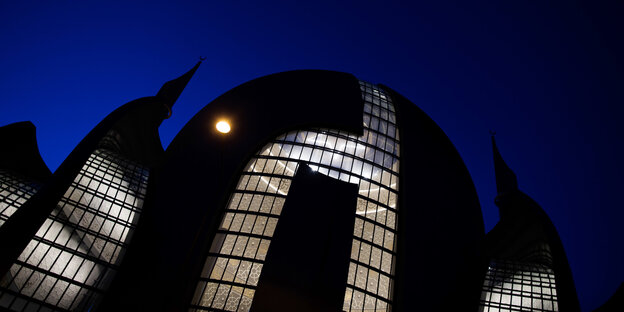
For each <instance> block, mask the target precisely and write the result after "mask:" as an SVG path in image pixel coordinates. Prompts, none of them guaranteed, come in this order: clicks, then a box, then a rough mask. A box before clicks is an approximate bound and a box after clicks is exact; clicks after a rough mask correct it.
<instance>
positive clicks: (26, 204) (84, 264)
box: [0, 63, 199, 311]
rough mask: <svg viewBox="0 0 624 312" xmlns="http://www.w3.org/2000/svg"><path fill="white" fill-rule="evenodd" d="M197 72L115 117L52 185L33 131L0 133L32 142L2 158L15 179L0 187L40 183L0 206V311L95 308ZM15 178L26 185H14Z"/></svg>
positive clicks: (85, 143)
mask: <svg viewBox="0 0 624 312" xmlns="http://www.w3.org/2000/svg"><path fill="white" fill-rule="evenodd" d="M197 66H199V63H198V64H197V65H196V66H195V67H194V68H193V69H191V71H189V72H188V73H187V74H185V75H183V76H182V77H180V78H178V79H176V80H173V81H170V82H168V83H166V84H165V85H164V86H163V87H162V88H161V90H160V91H159V92H158V94H157V95H156V96H153V97H145V98H141V99H138V100H134V101H132V102H130V103H128V104H126V105H124V106H122V107H120V108H119V109H117V110H115V111H114V112H112V113H111V114H110V115H108V116H107V117H106V118H105V119H104V120H102V122H100V123H99V124H98V125H97V126H96V127H95V128H94V129H93V130H92V131H91V132H90V133H89V134H88V135H87V137H85V139H84V140H82V141H81V142H80V144H79V145H78V146H77V147H76V149H74V151H73V152H72V153H71V154H70V155H69V156H68V158H67V159H66V160H65V161H64V162H63V163H62V164H61V166H60V167H59V168H58V170H56V172H55V173H54V174H53V175H52V176H49V177H48V175H49V171H47V172H46V169H47V168H44V165H41V164H42V163H43V162H42V161H41V160H40V156H39V152H38V150H37V149H36V142H34V127H32V125H29V124H24V123H22V124H15V125H12V126H7V127H3V129H2V130H3V131H2V133H0V134H3V136H4V137H9V136H12V135H13V133H15V132H18V131H21V132H25V131H30V132H29V133H25V134H23V135H22V136H21V137H24V136H29V137H30V138H29V139H25V140H24V145H27V146H26V147H25V148H14V149H11V150H10V153H13V154H10V153H7V154H6V155H5V154H4V153H3V157H2V159H0V161H2V164H0V165H2V167H5V164H6V165H7V166H8V165H11V166H9V167H10V168H9V169H15V170H13V171H10V172H9V171H2V173H3V175H2V178H3V180H9V181H11V183H12V185H9V187H4V183H3V189H5V188H6V189H7V190H9V191H11V190H12V188H15V185H16V184H17V185H19V186H21V185H23V184H26V183H33V182H31V181H35V183H36V182H39V181H45V182H46V183H44V184H43V185H42V184H40V183H39V184H35V185H36V186H34V187H31V188H27V189H26V190H25V191H24V192H23V194H24V195H23V196H22V200H21V201H20V202H19V203H21V205H19V207H18V205H16V204H15V203H10V202H9V203H7V202H6V200H3V205H6V204H9V205H11V206H12V211H9V212H10V213H5V212H4V211H5V210H3V213H2V214H3V218H4V216H5V215H6V216H7V217H8V218H7V219H6V221H5V222H4V224H3V225H2V227H1V228H0V246H2V256H1V257H0V275H2V276H3V277H2V282H1V283H0V307H3V308H6V309H9V310H14V311H51V310H77V311H82V310H89V309H91V308H92V307H94V305H95V304H96V303H97V302H98V301H99V300H101V298H102V295H103V294H104V293H105V292H106V291H107V288H108V286H109V284H110V281H111V280H112V278H113V277H114V275H115V273H116V272H117V271H118V269H119V266H120V265H121V260H122V258H123V254H124V253H125V251H126V248H127V246H128V245H129V242H130V239H131V237H132V235H133V231H134V229H135V227H136V224H137V223H138V220H139V217H140V215H141V212H142V209H143V202H144V200H145V193H146V189H147V184H148V180H149V179H150V171H151V169H152V168H154V167H155V166H157V165H158V164H159V163H160V162H161V161H162V157H163V154H164V151H163V148H162V146H161V144H160V138H159V136H158V126H159V125H160V123H161V122H162V120H163V119H165V118H167V117H168V116H169V115H170V114H171V107H172V106H173V104H174V103H175V101H176V100H177V98H178V96H179V95H180V93H181V92H182V90H183V89H184V86H185V85H186V83H187V82H188V81H189V79H190V78H191V76H192V75H193V73H194V72H195V70H196V69H197ZM9 127H10V129H9ZM14 128H15V129H14ZM31 133H32V134H31ZM18 143H19V142H16V143H14V144H12V145H14V146H15V145H17V144H18ZM33 146H34V147H33ZM31 164H35V165H38V166H32V165H31ZM9 174H11V175H9ZM18 174H23V176H25V177H28V178H32V180H24V179H22V180H18V178H16V176H17V175H18ZM16 181H17V182H16ZM24 181H26V182H24ZM11 187H12V188H11ZM22 188H24V187H22ZM3 192H4V190H3ZM26 194H27V195H29V196H26ZM30 195H32V196H30ZM3 199H4V198H3ZM9 199H11V198H10V197H9Z"/></svg>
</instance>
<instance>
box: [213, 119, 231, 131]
mask: <svg viewBox="0 0 624 312" xmlns="http://www.w3.org/2000/svg"><path fill="white" fill-rule="evenodd" d="M216 126H217V131H219V132H221V133H228V132H230V129H231V128H230V124H229V123H228V122H227V121H225V120H221V121H219V122H217V125H216Z"/></svg>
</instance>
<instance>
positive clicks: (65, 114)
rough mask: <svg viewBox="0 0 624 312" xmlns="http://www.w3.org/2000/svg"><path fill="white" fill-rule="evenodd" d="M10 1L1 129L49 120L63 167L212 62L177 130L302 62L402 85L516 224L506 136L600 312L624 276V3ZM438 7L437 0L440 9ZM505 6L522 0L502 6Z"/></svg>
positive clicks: (523, 179)
mask: <svg viewBox="0 0 624 312" xmlns="http://www.w3.org/2000/svg"><path fill="white" fill-rule="evenodd" d="M126 2H130V1H119V2H115V1H99V2H97V3H96V2H94V1H2V2H1V3H0V108H1V110H0V126H1V125H6V124H9V123H12V122H17V121H23V120H31V121H32V122H33V123H34V124H35V125H36V126H37V131H38V140H39V147H40V150H41V154H42V156H43V158H44V160H45V161H46V163H47V164H48V166H49V167H50V169H52V170H54V169H56V168H57V167H58V165H59V164H60V163H61V162H62V161H63V159H64V158H65V157H66V156H67V155H68V154H69V153H70V151H71V150H72V149H73V148H74V147H75V146H76V144H77V143H78V142H79V141H80V140H81V139H82V138H83V137H84V136H85V135H86V134H87V132H88V131H89V130H91V129H92V128H93V127H94V126H95V125H96V124H97V123H98V122H99V121H100V120H101V119H102V118H104V117H105V116H106V115H107V114H108V113H110V112H111V111H112V110H113V109H115V108H117V107H119V106H120V105H122V104H124V103H126V102H128V101H130V100H133V99H136V98H139V97H142V96H149V95H155V94H156V92H157V91H158V89H159V88H160V86H161V85H162V84H163V83H164V82H165V81H167V80H170V79H172V78H175V77H177V76H178V75H180V74H182V73H183V72H185V71H186V70H188V69H189V68H190V67H191V66H192V65H193V64H194V63H195V62H196V60H197V58H198V56H200V55H202V56H205V57H207V60H206V61H205V62H204V63H203V65H202V66H201V67H200V69H199V70H198V72H197V73H196V75H195V77H194V78H193V80H192V81H191V82H190V83H189V85H188V87H187V88H186V90H185V91H184V93H183V94H182V96H181V97H180V99H179V100H178V102H177V104H176V106H175V107H174V112H173V116H172V118H170V119H169V120H166V121H165V122H164V123H163V124H162V126H161V128H160V133H161V138H162V141H163V144H164V145H165V146H167V145H168V144H169V142H170V141H171V140H172V139H173V137H174V136H175V134H176V133H177V132H178V131H179V130H180V129H181V127H182V126H183V125H184V124H185V123H186V122H187V121H188V120H189V119H190V118H191V117H192V116H193V115H194V114H195V113H196V112H198V111H199V110H200V109H201V108H202V107H203V106H204V105H206V104H207V103H209V102H210V101H211V100H213V99H215V98H216V97H217V96H219V95H220V94H222V93H224V92H225V91H227V90H229V89H231V88H233V87H235V86H237V85H239V84H241V83H243V82H245V81H248V80H251V79H253V78H256V77H259V76H264V75H267V74H271V73H275V72H280V71H286V70H294V69H330V70H337V71H344V72H349V73H353V74H355V75H356V76H357V77H359V78H361V79H364V80H368V81H370V82H373V83H383V84H385V85H388V86H390V87H392V88H393V89H395V90H397V91H399V92H400V93H402V94H403V95H405V96H406V97H407V98H409V99H410V100H412V101H413V102H414V103H415V104H416V105H418V106H419V107H420V108H421V109H423V110H424V111H425V112H426V113H427V114H429V116H431V117H432V118H433V119H434V120H435V121H436V122H437V123H438V124H439V125H440V127H441V128H442V129H443V130H444V131H445V132H446V134H447V135H448V136H449V138H450V139H451V141H453V143H454V144H455V146H456V147H457V149H458V151H459V153H460V154H461V156H462V157H463V159H464V161H465V163H466V166H467V167H468V169H469V171H470V173H471V175H472V178H473V180H474V182H475V185H476V188H477V191H478V193H479V197H480V200H481V204H482V209H483V216H484V220H485V225H486V230H487V231H489V230H490V229H491V228H492V227H493V226H494V225H495V224H496V222H497V221H498V211H497V208H496V206H495V205H494V204H493V199H494V197H495V191H496V190H495V185H494V172H493V166H492V156H491V146H490V140H489V134H488V130H490V129H493V130H495V131H496V132H497V133H498V135H497V140H498V144H499V148H500V150H501V153H502V154H503V157H504V158H505V159H506V161H507V163H508V164H509V165H510V167H511V168H512V169H513V170H514V171H515V172H516V174H517V176H518V179H519V184H520V187H521V189H522V190H523V191H525V193H527V194H528V195H529V196H531V197H532V198H534V199H535V200H536V201H537V202H538V203H540V204H541V205H542V207H543V208H544V210H545V211H546V213H547V214H548V215H549V216H550V217H551V219H552V221H553V223H554V224H555V226H556V227H557V229H558V231H559V234H560V236H561V239H562V241H563V244H564V247H565V249H566V251H567V253H568V258H569V262H570V265H571V267H572V272H573V274H574V279H575V281H576V287H577V290H578V293H579V297H580V300H581V305H582V307H583V310H584V311H590V310H592V309H594V308H596V307H597V306H598V305H600V304H602V303H603V302H604V301H605V300H606V299H607V298H608V297H609V296H610V295H611V293H612V292H613V291H615V289H616V288H617V286H618V285H619V284H620V283H621V282H622V281H623V280H624V266H623V265H622V264H623V263H624V251H623V249H624V247H623V246H624V226H623V224H622V223H623V220H624V213H623V212H622V211H623V210H624V209H623V208H624V207H623V205H622V193H623V189H624V182H623V179H622V176H623V175H624V165H623V163H622V159H624V149H623V147H622V135H623V134H624V126H623V125H622V123H621V118H622V116H623V115H624V114H623V113H624V108H623V104H624V59H623V55H624V44H623V39H622V38H623V37H622V35H621V30H622V29H624V22H623V20H624V5H623V4H622V3H621V1H620V3H619V4H618V3H616V2H615V1H614V2H613V3H607V4H600V5H599V6H597V5H596V4H581V3H570V1H562V2H561V3H554V2H552V1H517V3H510V2H511V1H492V3H489V4H487V3H474V2H472V1H457V3H454V2H440V1H432V2H435V3H436V4H410V5H406V4H401V3H399V2H396V3H394V2H393V3H390V2H381V1H366V0H364V1H358V2H353V3H346V2H341V3H340V4H337V3H334V1H328V2H320V1H313V2H311V3H309V4H303V3H299V2H297V1H284V2H282V3H273V2H268V1H258V2H257V3H243V2H240V1H223V2H222V3H216V2H215V3H212V2H209V1H203V2H202V3H201V4H198V3H191V2H187V1H175V2H173V1H172V2H171V3H167V2H160V1H146V2H144V3H140V2H137V1H132V3H131V4H130V3H126ZM428 2H429V1H428ZM501 3H504V4H501Z"/></svg>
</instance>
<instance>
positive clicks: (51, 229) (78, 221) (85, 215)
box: [0, 149, 149, 311]
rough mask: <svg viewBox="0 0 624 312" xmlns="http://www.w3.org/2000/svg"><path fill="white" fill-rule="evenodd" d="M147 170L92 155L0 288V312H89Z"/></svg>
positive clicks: (135, 209) (117, 254)
mask: <svg viewBox="0 0 624 312" xmlns="http://www.w3.org/2000/svg"><path fill="white" fill-rule="evenodd" d="M148 173H149V172H148V170H146V169H145V168H144V167H142V166H140V165H138V164H136V163H134V162H132V161H129V160H127V159H124V158H123V157H121V156H120V155H118V154H117V153H114V152H111V151H109V150H106V149H98V150H96V151H95V152H94V153H93V154H91V156H90V157H89V159H88V161H87V162H86V163H85V164H84V165H83V167H82V168H81V170H80V173H79V174H78V175H77V176H76V177H75V179H74V181H73V182H72V183H71V185H70V187H69V188H68V189H67V190H66V192H65V194H64V195H63V197H62V199H61V200H60V201H59V202H58V203H57V205H56V207H55V208H54V210H53V211H52V213H51V214H50V215H49V216H48V218H47V219H46V221H45V222H44V224H43V225H42V226H41V228H40V229H39V231H38V232H37V234H36V235H35V237H34V238H33V239H32V240H31V241H30V243H29V244H28V246H27V247H26V249H24V251H23V252H22V253H21V255H20V256H19V258H18V260H17V261H16V262H15V263H14V264H13V266H12V267H11V269H10V271H9V273H8V274H6V275H5V276H4V277H3V278H2V280H1V282H0V307H4V308H8V309H10V310H13V311H53V310H54V311H56V310H71V311H82V310H88V309H89V308H90V307H91V306H92V304H93V302H95V301H96V300H97V299H98V296H99V295H100V294H101V293H102V292H104V291H105V290H106V288H107V287H108V284H109V282H110V280H111V277H112V276H113V274H114V273H115V271H116V270H117V269H118V266H117V265H118V263H119V261H120V259H121V257H122V255H123V252H124V249H125V248H126V247H127V242H128V240H129V237H130V236H131V233H132V231H133V229H134V225H135V224H136V220H137V217H138V215H139V214H140V212H141V207H142V205H143V200H144V196H145V191H146V187H147V179H148Z"/></svg>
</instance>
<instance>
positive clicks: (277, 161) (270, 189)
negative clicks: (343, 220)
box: [190, 82, 399, 311]
mask: <svg viewBox="0 0 624 312" xmlns="http://www.w3.org/2000/svg"><path fill="white" fill-rule="evenodd" d="M360 89H361V92H362V97H363V99H364V101H365V104H364V135H363V136H360V137H358V136H356V135H353V134H351V133H347V132H343V131H335V130H329V129H305V130H299V131H292V132H289V133H286V134H284V135H281V136H279V137H277V138H275V139H274V140H273V141H272V142H270V143H268V144H267V145H266V146H264V147H263V148H262V149H261V150H260V151H259V152H257V154H256V155H255V156H254V157H253V158H252V159H251V160H250V162H249V163H248V164H247V166H246V168H245V169H244V172H243V173H242V175H241V178H240V180H239V181H238V185H237V186H236V189H235V190H234V191H233V192H232V194H231V197H230V200H229V203H228V206H227V208H226V211H225V214H224V217H223V220H222V222H221V225H220V227H219V230H218V231H217V234H216V237H215V239H214V241H213V243H212V246H211V249H210V253H209V256H208V258H207V260H206V262H205V265H204V269H203V271H202V273H201V277H200V281H199V283H198V285H197V287H196V291H195V295H194V298H193V300H192V302H191V306H190V309H191V310H199V311H201V310H210V311H248V310H249V309H250V307H251V305H252V301H253V297H254V292H255V289H256V286H257V285H258V280H259V278H261V273H262V266H263V263H264V260H265V256H266V254H267V252H268V250H269V247H270V244H271V238H272V236H273V232H274V230H275V227H276V225H277V223H278V221H279V217H280V213H281V209H282V207H283V205H284V201H285V199H286V196H287V194H288V190H289V187H290V183H291V180H292V177H293V176H294V174H295V172H296V170H297V168H298V165H299V163H300V161H305V162H307V163H308V164H309V165H310V166H311V167H312V169H313V170H315V171H317V172H320V173H322V174H325V175H328V176H330V177H333V178H335V179H340V180H342V181H345V182H350V183H355V184H358V185H359V195H358V200H357V211H356V214H355V215H354V218H355V230H354V233H353V241H352V250H351V262H350V267H349V273H348V278H347V280H346V281H345V284H346V285H347V288H346V289H347V290H346V293H345V296H344V305H343V309H344V310H345V311H389V310H390V309H391V304H392V285H393V279H394V267H393V265H394V262H395V257H396V254H395V237H396V222H397V198H398V177H399V134H398V129H397V127H396V115H395V110H394V106H393V104H392V101H391V99H390V98H389V97H388V96H387V95H386V94H385V93H384V91H383V90H381V89H379V88H378V87H376V86H374V85H371V84H369V83H365V82H360ZM309 213H310V218H326V217H328V216H327V215H325V214H323V212H322V211H310V212H309Z"/></svg>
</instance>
